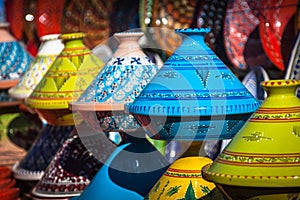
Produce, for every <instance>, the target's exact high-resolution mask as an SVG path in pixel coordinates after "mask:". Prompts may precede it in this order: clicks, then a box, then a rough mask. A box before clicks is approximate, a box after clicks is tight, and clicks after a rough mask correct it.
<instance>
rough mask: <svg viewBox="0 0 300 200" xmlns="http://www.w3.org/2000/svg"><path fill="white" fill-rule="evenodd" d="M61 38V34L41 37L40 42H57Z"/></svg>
mask: <svg viewBox="0 0 300 200" xmlns="http://www.w3.org/2000/svg"><path fill="white" fill-rule="evenodd" d="M60 36H61V34H48V35H43V36H41V37H40V40H41V41H43V42H45V41H48V40H57V39H59V37H60Z"/></svg>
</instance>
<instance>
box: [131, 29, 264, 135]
mask: <svg viewBox="0 0 300 200" xmlns="http://www.w3.org/2000/svg"><path fill="white" fill-rule="evenodd" d="M209 31H210V29H208V28H189V29H177V30H176V32H177V33H178V34H180V35H181V36H182V39H183V40H182V44H181V45H180V46H179V47H178V49H177V50H176V51H175V52H174V53H173V54H172V55H171V56H170V57H169V59H168V60H167V61H166V62H165V64H164V66H163V67H162V68H161V69H160V71H159V72H158V73H157V74H156V76H155V77H154V78H153V79H152V81H151V82H150V83H149V84H148V85H147V87H146V88H145V89H144V90H143V91H142V93H141V94H140V95H139V97H138V98H137V99H135V101H134V102H133V103H132V104H130V105H129V106H128V110H129V112H130V113H132V114H133V115H134V116H135V117H136V119H137V120H138V121H139V122H140V124H141V125H142V126H143V127H145V129H147V131H148V133H150V136H151V137H152V138H154V139H163V140H172V139H175V140H191V139H194V140H204V139H205V140H209V139H213V140H215V139H228V138H232V137H233V136H234V135H235V133H236V132H237V131H238V130H239V129H240V128H241V127H242V126H243V124H244V123H245V122H246V120H247V119H248V118H249V117H250V115H251V114H252V113H253V112H254V111H255V110H256V109H257V108H258V106H259V105H260V104H259V102H258V101H257V100H256V99H255V98H254V97H253V96H252V95H251V94H250V92H249V91H248V90H247V89H246V88H245V87H244V85H243V84H242V83H241V82H240V81H239V79H238V78H237V77H236V76H235V75H234V74H233V73H232V72H231V71H230V69H229V68H228V67H227V66H226V65H225V64H224V63H223V62H222V61H221V60H220V59H219V58H218V56H216V54H215V53H214V52H213V51H212V50H211V49H210V48H209V47H208V46H207V45H206V44H205V42H204V36H205V34H206V33H208V32H209Z"/></svg>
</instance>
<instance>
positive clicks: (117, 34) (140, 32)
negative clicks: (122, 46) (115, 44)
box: [114, 31, 144, 37]
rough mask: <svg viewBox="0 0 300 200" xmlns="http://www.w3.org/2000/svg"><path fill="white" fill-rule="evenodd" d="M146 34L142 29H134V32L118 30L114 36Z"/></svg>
mask: <svg viewBox="0 0 300 200" xmlns="http://www.w3.org/2000/svg"><path fill="white" fill-rule="evenodd" d="M143 35H144V32H142V31H134V32H118V33H114V36H116V37H119V36H120V37H123V36H135V37H138V36H143Z"/></svg>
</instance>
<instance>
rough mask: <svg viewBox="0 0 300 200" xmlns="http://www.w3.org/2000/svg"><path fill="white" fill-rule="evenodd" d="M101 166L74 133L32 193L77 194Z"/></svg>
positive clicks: (70, 195)
mask: <svg viewBox="0 0 300 200" xmlns="http://www.w3.org/2000/svg"><path fill="white" fill-rule="evenodd" d="M101 166H102V163H101V162H100V161H98V160H97V159H95V157H94V156H93V155H92V154H91V153H90V152H89V151H88V150H87V149H86V148H85V146H84V145H83V143H82V142H81V140H80V137H79V136H78V135H75V136H73V137H71V138H69V139H68V140H66V141H65V142H64V144H63V145H62V147H61V148H60V150H59V151H58V152H57V153H56V155H55V156H54V158H53V160H52V161H51V163H50V164H49V166H48V167H47V169H46V170H45V173H44V175H43V177H42V179H41V180H40V181H39V182H38V184H37V185H36V186H35V187H34V189H33V191H32V194H33V195H35V196H38V197H50V198H55V197H56V198H62V197H72V196H77V195H79V194H80V193H81V192H83V190H84V189H85V188H86V187H87V185H88V184H89V183H90V180H92V178H93V177H94V175H95V174H96V173H97V171H98V170H99V168H100V167H101ZM62 183H63V184H62Z"/></svg>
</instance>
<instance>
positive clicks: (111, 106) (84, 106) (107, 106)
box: [69, 102, 126, 111]
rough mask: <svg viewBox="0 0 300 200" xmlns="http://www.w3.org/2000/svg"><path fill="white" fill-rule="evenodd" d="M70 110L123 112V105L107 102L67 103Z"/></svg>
mask: <svg viewBox="0 0 300 200" xmlns="http://www.w3.org/2000/svg"><path fill="white" fill-rule="evenodd" d="M69 109H70V110H78V111H124V110H126V109H125V105H124V104H123V103H116V102H114V103H109V102H103V103H99V102H90V103H69Z"/></svg>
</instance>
